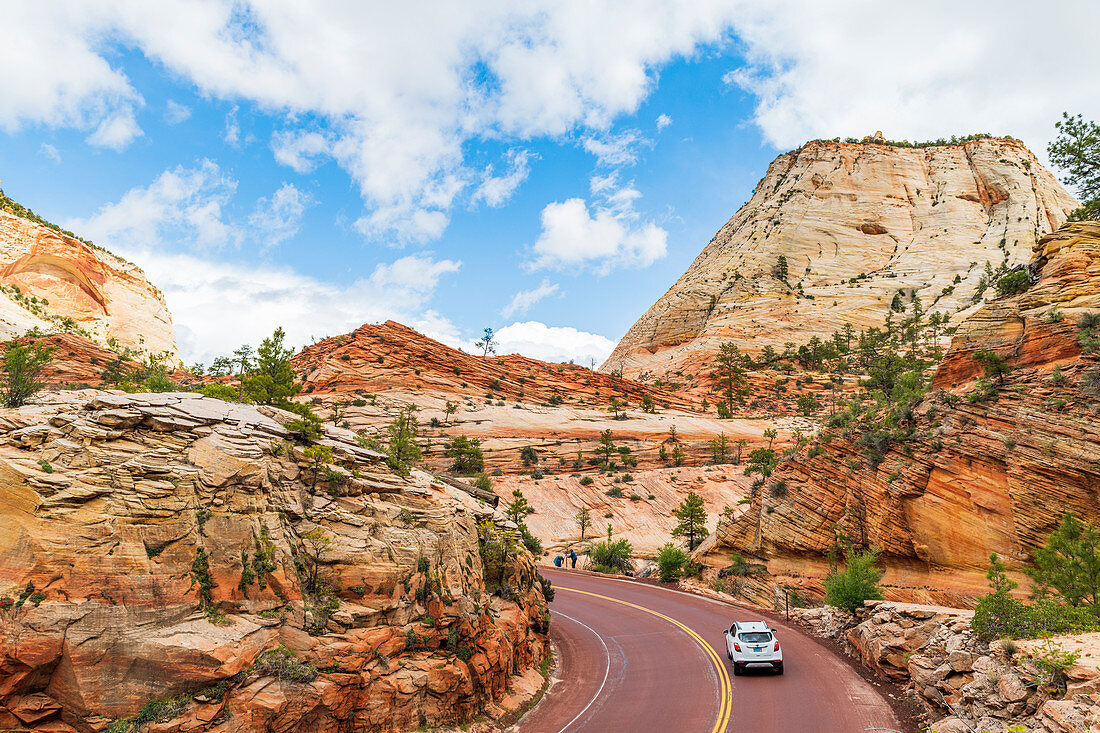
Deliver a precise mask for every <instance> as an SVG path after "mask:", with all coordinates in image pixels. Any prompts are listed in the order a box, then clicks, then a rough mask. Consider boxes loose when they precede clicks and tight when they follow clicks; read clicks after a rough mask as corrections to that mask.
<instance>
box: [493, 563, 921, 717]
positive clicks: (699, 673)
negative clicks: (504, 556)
mask: <svg viewBox="0 0 1100 733" xmlns="http://www.w3.org/2000/svg"><path fill="white" fill-rule="evenodd" d="M541 571H542V572H543V574H544V575H546V577H548V578H550V579H551V580H552V581H553V583H554V587H555V588H556V589H557V595H556V597H555V599H554V602H553V603H552V604H551V610H552V613H553V618H554V623H553V631H552V634H553V637H554V642H555V644H556V645H557V649H558V652H559V656H558V668H557V671H556V672H555V678H557V679H558V681H557V682H556V683H555V684H554V686H553V687H551V689H550V691H549V692H548V693H547V694H546V696H545V697H544V698H543V700H542V702H540V703H539V705H538V706H536V707H535V708H534V709H533V710H532V711H531V712H530V713H528V714H527V715H526V716H524V718H523V719H522V720H520V721H519V723H518V724H517V725H516V726H515V727H514V728H513V730H515V731H517V732H520V733H581V732H582V731H589V732H599V733H606V732H610V731H630V732H631V733H648V732H649V731H654V732H658V731H661V732H663V731H670V732H671V731H676V733H695V732H698V733H734V732H735V731H737V732H740V731H751V732H752V733H770V732H772V731H776V732H779V731H783V732H784V733H786V732H788V731H798V732H799V733H812V732H813V731H820V732H821V733H862V732H865V731H867V732H870V731H888V730H901V729H902V728H903V726H902V725H900V724H899V723H898V720H897V718H896V716H895V715H894V713H893V711H892V709H891V708H890V705H889V703H887V701H886V700H885V699H884V698H883V697H882V695H881V694H880V693H879V692H878V690H876V689H875V688H874V687H873V686H872V685H871V684H869V683H868V682H867V681H865V680H864V679H863V678H862V677H860V676H859V675H858V674H857V673H856V672H855V671H854V670H853V669H852V668H851V667H850V666H848V664H847V663H846V662H845V661H844V660H842V659H840V658H839V657H838V656H837V655H836V654H834V653H833V652H831V651H830V650H829V649H827V648H826V647H824V646H822V645H821V644H820V643H818V642H817V641H815V640H813V639H811V638H809V637H807V636H804V635H803V634H801V633H800V632H798V631H797V630H796V629H795V628H794V627H793V626H791V625H787V624H784V623H782V622H780V621H774V620H770V619H769V623H770V625H771V626H772V627H774V628H776V629H777V633H776V636H777V638H778V639H779V640H780V643H782V644H783V656H784V667H785V668H786V669H785V674H784V675H783V676H778V675H775V674H773V673H771V672H770V671H767V670H763V671H760V672H757V671H755V670H750V671H748V672H746V674H745V675H743V676H740V677H734V676H733V665H732V663H731V662H729V661H728V660H727V659H726V649H725V640H724V636H723V634H722V632H723V630H724V629H726V628H729V626H730V624H731V623H732V622H733V620H734V619H737V620H758V619H759V618H760V614H759V612H758V611H757V612H754V611H753V610H750V609H746V608H739V607H736V606H731V605H728V604H725V603H720V602H718V601H712V600H710V599H707V598H702V597H699V596H694V595H690V594H687V593H679V592H676V591H671V590H668V589H666V588H661V587H659V586H653V585H646V584H642V583H634V582H631V581H620V580H613V579H610V578H601V577H596V576H592V575H587V574H581V573H571V572H567V571H560V570H553V569H547V568H542V569H541Z"/></svg>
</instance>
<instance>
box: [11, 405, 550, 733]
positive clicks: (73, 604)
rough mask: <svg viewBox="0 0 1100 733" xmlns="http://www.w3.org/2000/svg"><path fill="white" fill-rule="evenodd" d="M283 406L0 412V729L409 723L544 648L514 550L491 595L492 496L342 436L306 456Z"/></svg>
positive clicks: (483, 689)
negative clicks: (396, 466)
mask: <svg viewBox="0 0 1100 733" xmlns="http://www.w3.org/2000/svg"><path fill="white" fill-rule="evenodd" d="M291 417H293V416H291V415H290V414H289V413H284V412H281V411H278V410H272V409H269V408H254V407H249V406H244V405H233V404H228V403H224V402H221V401H218V400H211V399H207V398H202V397H199V396H198V395H194V394H188V393H179V394H144V395H125V394H116V393H104V392H96V391H91V390H86V391H80V392H62V393H50V394H44V395H43V396H42V397H41V398H40V403H39V404H34V405H28V406H26V407H23V408H19V409H16V410H10V411H6V412H4V413H3V414H2V415H0V730H5V731H6V730H16V731H20V730H37V731H51V732H54V731H74V730H80V731H103V730H105V729H106V727H107V725H108V723H109V722H110V721H112V720H120V719H129V720H133V719H135V716H136V719H137V720H139V721H146V722H152V721H157V725H156V730H158V731H162V732H164V731H197V730H203V731H207V730H209V731H271V730H300V731H332V732H334V733H335V731H342V730H377V731H391V730H394V731H396V730H408V729H411V728H414V727H417V726H419V725H423V724H430V725H439V724H443V723H460V722H464V721H468V720H470V719H471V718H472V717H473V716H474V715H476V714H478V713H480V712H482V711H484V710H487V709H492V706H493V704H494V700H499V699H500V698H501V697H502V696H503V695H504V694H505V687H506V684H507V683H508V681H509V679H510V677H511V675H512V674H521V673H524V672H528V671H529V670H530V669H531V668H532V667H533V666H535V665H537V664H538V663H539V662H541V661H542V660H543V659H544V658H545V657H546V655H547V654H548V651H549V650H548V646H547V639H546V636H545V633H544V632H545V631H546V628H547V623H548V620H549V614H548V611H547V608H546V602H545V599H544V597H543V595H542V592H541V591H540V590H539V584H538V583H537V582H536V574H535V569H534V564H533V562H532V561H531V558H530V556H529V555H527V554H526V553H523V554H521V555H520V557H519V558H518V559H517V560H516V562H515V563H514V564H512V565H510V566H509V568H507V569H506V572H505V573H504V577H503V578H502V580H503V584H504V586H506V587H507V590H506V591H501V592H500V593H497V594H490V593H488V592H487V588H486V583H485V581H484V580H483V577H484V574H485V571H484V568H483V565H482V560H481V556H480V553H479V549H478V532H477V530H476V527H475V523H476V522H477V520H478V519H479V518H484V519H489V520H492V519H493V518H494V517H493V514H492V510H491V509H488V508H486V507H485V506H484V505H482V504H481V503H480V502H478V501H476V500H475V499H473V498H472V497H471V496H469V495H467V494H465V493H463V492H461V491H457V490H456V489H454V488H451V487H447V486H444V485H442V484H437V483H434V482H433V480H432V478H431V477H430V476H429V475H427V474H423V473H419V472H414V474H413V476H412V478H410V479H403V478H401V477H399V476H397V475H394V474H393V473H391V472H390V471H389V470H388V469H387V468H386V467H385V466H384V464H381V463H379V462H378V459H379V458H380V456H379V455H378V454H375V453H373V452H371V451H368V450H365V449H363V448H361V447H359V446H358V445H357V443H356V441H355V440H354V439H353V438H354V436H353V435H352V434H351V433H350V432H348V431H345V430H341V429H339V428H332V429H328V430H326V431H325V435H324V437H323V438H322V439H321V440H320V443H319V444H320V445H321V446H323V447H326V448H327V449H329V450H331V451H332V457H331V459H330V462H329V463H328V464H327V465H324V466H322V467H320V468H315V469H310V468H308V467H307V466H308V464H309V462H308V461H307V459H306V458H305V456H304V453H303V451H304V445H303V444H302V443H300V442H298V441H296V440H295V438H294V434H292V433H291V432H288V430H287V428H286V427H284V425H283V424H282V423H284V422H286V421H287V420H288V419H289V418H291ZM497 519H499V516H498V517H497ZM490 577H493V574H492V573H490ZM493 579H494V580H495V577H494V578H493ZM506 599H507V600H506ZM123 729H124V728H121V727H118V726H115V727H114V728H112V730H123Z"/></svg>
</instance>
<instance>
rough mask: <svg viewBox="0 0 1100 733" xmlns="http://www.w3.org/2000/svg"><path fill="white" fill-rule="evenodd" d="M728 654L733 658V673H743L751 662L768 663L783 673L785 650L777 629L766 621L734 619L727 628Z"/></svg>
mask: <svg viewBox="0 0 1100 733" xmlns="http://www.w3.org/2000/svg"><path fill="white" fill-rule="evenodd" d="M726 656H727V657H729V658H730V659H732V660H733V673H734V674H735V675H739V674H741V673H742V672H743V671H744V670H745V667H746V666H747V665H749V664H767V665H768V666H770V667H771V668H772V669H774V670H775V671H776V672H778V673H779V674H783V650H782V649H780V648H779V639H776V638H775V630H774V629H771V628H768V624H767V623H766V622H764V621H749V622H747V623H742V622H740V621H734V622H733V626H731V627H729V628H728V629H727V630H726Z"/></svg>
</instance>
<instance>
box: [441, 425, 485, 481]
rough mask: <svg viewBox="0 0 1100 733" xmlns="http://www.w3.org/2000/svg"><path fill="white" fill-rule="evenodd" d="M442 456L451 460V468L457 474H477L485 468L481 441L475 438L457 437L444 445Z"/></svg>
mask: <svg viewBox="0 0 1100 733" xmlns="http://www.w3.org/2000/svg"><path fill="white" fill-rule="evenodd" d="M443 455H445V456H446V457H447V458H450V459H452V461H453V464H452V467H453V468H454V470H455V471H457V472H459V473H464V474H472V473H478V472H480V471H482V470H483V469H484V468H485V458H484V456H483V455H482V453H481V441H480V440H479V439H477V438H468V437H466V436H465V435H459V436H458V437H456V438H455V439H454V440H452V441H451V442H450V443H447V444H446V446H445V447H444V450H443Z"/></svg>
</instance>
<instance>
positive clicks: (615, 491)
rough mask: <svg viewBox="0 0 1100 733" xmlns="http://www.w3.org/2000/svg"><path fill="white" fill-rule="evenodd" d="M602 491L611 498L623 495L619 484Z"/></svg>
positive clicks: (619, 497) (618, 497)
mask: <svg viewBox="0 0 1100 733" xmlns="http://www.w3.org/2000/svg"><path fill="white" fill-rule="evenodd" d="M604 493H606V494H607V495H608V496H610V497H612V498H613V499H621V498H622V495H623V490H622V488H621V487H619V486H612V487H611V488H610V489H608V490H607V491H606V492H604Z"/></svg>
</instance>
